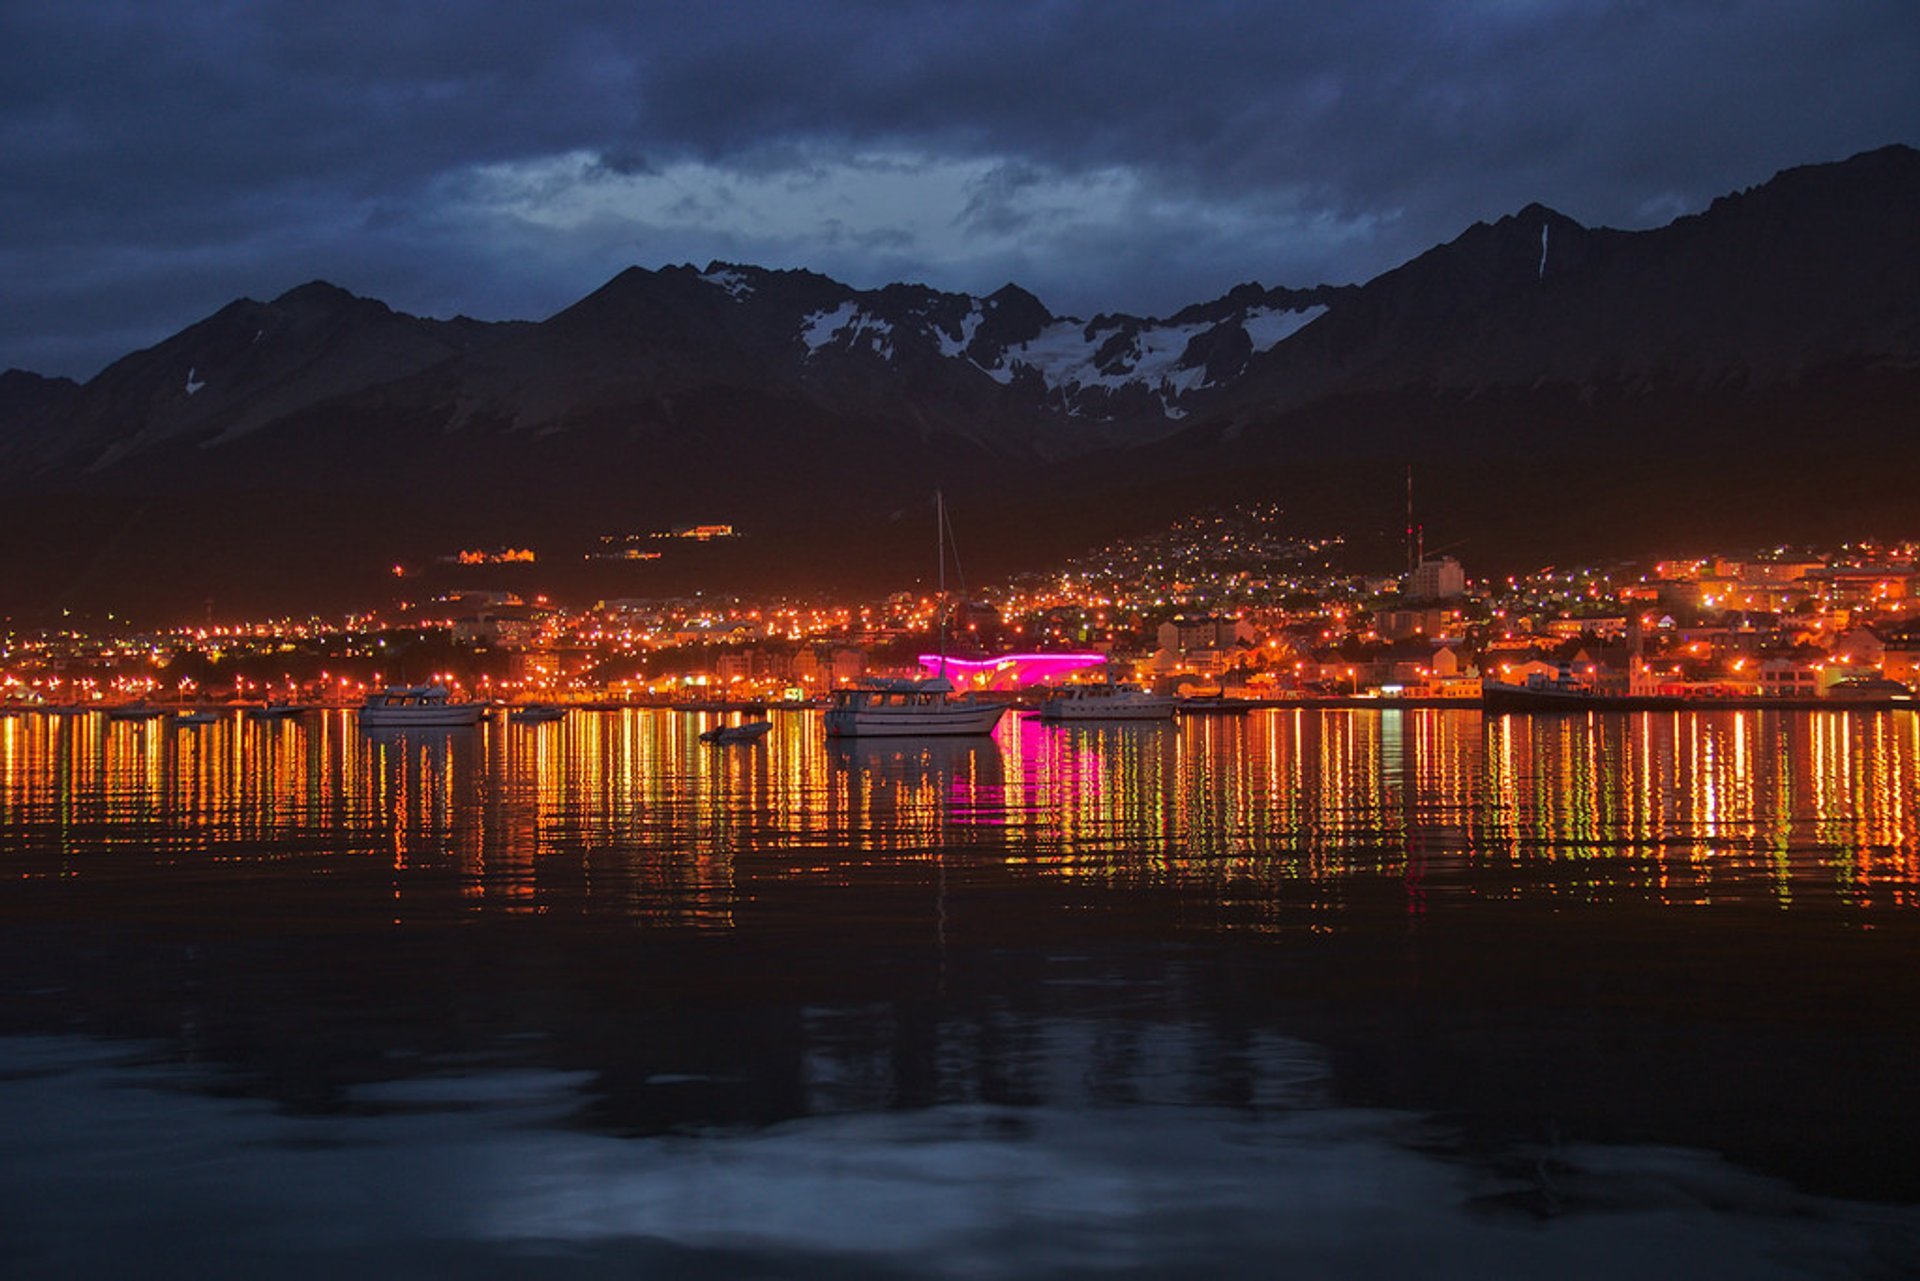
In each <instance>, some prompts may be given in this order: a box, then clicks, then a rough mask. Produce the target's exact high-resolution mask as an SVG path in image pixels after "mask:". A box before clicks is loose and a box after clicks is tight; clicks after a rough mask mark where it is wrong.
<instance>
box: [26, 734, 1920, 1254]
mask: <svg viewBox="0 0 1920 1281" xmlns="http://www.w3.org/2000/svg"><path fill="white" fill-rule="evenodd" d="M774 720H775V725H774V729H773V731H772V732H771V733H770V734H769V735H767V736H766V738H765V739H764V740H762V741H760V742H758V743H756V744H752V745H744V746H738V745H736V746H720V745H714V744H707V743H702V742H700V741H699V737H698V736H699V734H700V733H701V732H702V731H703V730H707V729H710V728H712V727H713V726H714V725H715V724H718V723H720V718H718V717H717V716H714V715H690V714H684V713H678V712H671V711H662V710H656V711H619V712H587V711H575V712H573V713H571V714H570V715H568V716H567V717H566V718H565V719H563V720H560V721H558V722H554V723H550V724H544V725H516V724H509V723H508V722H507V721H506V719H505V718H504V716H501V717H496V718H495V719H493V720H491V721H490V722H488V723H486V724H483V725H482V726H480V727H479V728H477V729H472V730H457V731H435V732H425V733H422V732H400V731H393V732H382V733H369V732H366V731H363V730H361V729H360V728H359V727H358V725H357V724H356V723H355V721H354V718H353V714H352V713H350V712H338V711H335V712H314V713H309V714H307V715H305V716H301V717H298V718H293V719H289V720H286V721H280V722H274V721H259V720H246V719H243V718H240V717H239V716H237V715H235V716H229V717H226V718H223V719H222V720H220V721H218V722H216V723H214V724H209V725H201V726H175V725H172V724H170V723H169V722H167V721H164V720H156V721H151V722H111V721H108V720H107V719H106V718H105V717H103V716H100V715H98V714H93V715H83V716H69V717H51V716H42V715H27V714H20V715H10V716H4V717H0V963H3V965H4V969H3V970H0V972H3V973H4V974H5V975H6V976H7V982H6V983H5V984H4V985H3V988H0V1079H4V1081H5V1087H4V1089H3V1090H0V1158H4V1159H0V1205H4V1206H5V1207H6V1209H5V1211H4V1212H3V1213H4V1222H5V1225H6V1226H5V1230H4V1231H3V1232H0V1275H5V1276H8V1277H55V1276H60V1277H70V1276H123V1275H141V1276H180V1277H186V1276H201V1275H205V1274H206V1273H208V1272H209V1271H210V1270H213V1269H216V1268H217V1269H222V1270H234V1269H244V1270H246V1271H245V1272H244V1273H243V1274H255V1275H276V1276H291V1277H304V1276H314V1277H319V1276H329V1277H331V1276H336V1275H340V1274H342V1273H343V1271H346V1270H352V1271H355V1272H359V1273H364V1274H371V1275H394V1276H410V1277H411V1276H438V1275H445V1276H491V1275H499V1276H526V1275H539V1276H547V1275H553V1276H576V1275H577V1276H601V1275H606V1276H614V1275H619V1276H630V1275H646V1276H683V1275H684V1276H694V1275H700V1276H709V1275H723V1276H726V1275H734V1276H823V1277H824V1276H836V1277H839V1276H853V1277H893V1276H902V1277H904V1276H956V1277H961V1276H965V1277H973V1276H983V1275H984V1276H1061V1277H1067V1276H1071V1277H1091V1276H1153V1277H1165V1276H1194V1277H1200V1276H1208V1277H1213V1276H1222V1275H1229V1276H1270V1275H1283V1274H1293V1275H1303V1276H1372V1275H1383V1274H1398V1275H1407V1276H1460V1277H1469V1276H1471V1277H1484V1276H1488V1275H1503V1276H1553V1277H1580V1276H1591V1277H1617V1276H1621V1275H1638V1276H1689V1277H1701V1276H1737V1277H1770V1276H1899V1275H1911V1274H1914V1273H1916V1272H1920V1142H1916V1141H1915V1140H1916V1137H1917V1136H1920V1090H1916V1089H1915V1088H1914V1086H1913V1074H1914V1071H1915V1065H1916V1064H1917V1063H1920V1024H1917V1023H1916V1019H1915V1015H1916V1013H1917V1012H1920V715H1916V714H1915V713H1913V712H1908V711H1895V712H1886V711H1882V712H1852V713H1848V712H1773V711H1764V712H1729V711H1715V712H1698V713H1692V712H1670V713H1639V714H1627V713H1607V714H1586V715H1570V716H1553V715H1545V716H1523V715H1508V716H1497V715H1485V716H1483V715H1482V714H1480V713H1479V712H1476V711H1450V710H1411V709H1409V710H1365V711H1357V710H1337V711H1335V710H1324V711H1322V710H1265V711H1258V712H1254V713H1251V714H1248V715H1245V716H1219V717H1207V718H1194V719H1190V720H1187V721H1183V722H1180V723H1174V724H1144V725H1126V726H1120V725H1116V726H1108V727H1099V726H1079V727H1054V726H1043V725H1042V724H1041V723H1040V722H1038V721H1037V720H1022V719H1018V718H1016V717H1013V716H1009V717H1008V718H1007V719H1005V720H1003V722H1002V724H1001V726H1000V727H999V729H998V730H997V731H996V733H995V734H994V736H993V737H991V738H986V737H981V738H972V739H944V740H943V739H918V740H866V739H855V740H829V739H827V738H826V737H825V736H824V735H823V734H822V732H821V725H820V720H819V716H818V714H817V713H810V712H808V713H799V712H796V713H777V714H776V715H775V717H774Z"/></svg>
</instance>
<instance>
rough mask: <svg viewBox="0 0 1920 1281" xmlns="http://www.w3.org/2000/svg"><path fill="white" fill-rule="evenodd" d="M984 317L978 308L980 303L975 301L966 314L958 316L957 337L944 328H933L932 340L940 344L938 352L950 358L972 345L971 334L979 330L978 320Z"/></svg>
mask: <svg viewBox="0 0 1920 1281" xmlns="http://www.w3.org/2000/svg"><path fill="white" fill-rule="evenodd" d="M984 318H985V313H983V312H982V311H981V310H980V304H979V303H978V302H976V303H974V304H973V306H972V307H971V308H969V309H968V311H967V314H966V315H965V316H962V317H961V318H960V336H959V337H958V338H955V337H954V336H953V335H952V334H949V333H948V332H947V331H946V330H945V329H935V330H934V331H933V337H934V341H935V342H937V343H939V344H940V354H941V355H942V356H946V357H947V358H949V359H951V358H953V357H955V356H958V355H959V354H960V353H961V352H963V351H965V350H966V349H967V348H968V347H970V346H972V345H973V336H974V334H976V333H978V332H979V330H980V322H981V320H983V319H984Z"/></svg>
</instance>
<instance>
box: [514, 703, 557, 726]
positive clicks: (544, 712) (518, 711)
mask: <svg viewBox="0 0 1920 1281" xmlns="http://www.w3.org/2000/svg"><path fill="white" fill-rule="evenodd" d="M565 719H567V709H566V708H564V707H559V706H556V705H555V704H553V703H528V704H526V705H525V706H524V707H516V708H514V709H513V710H511V711H509V712H508V713H507V720H508V721H509V722H510V723H512V724H514V725H551V724H553V722H555V721H563V720H565Z"/></svg>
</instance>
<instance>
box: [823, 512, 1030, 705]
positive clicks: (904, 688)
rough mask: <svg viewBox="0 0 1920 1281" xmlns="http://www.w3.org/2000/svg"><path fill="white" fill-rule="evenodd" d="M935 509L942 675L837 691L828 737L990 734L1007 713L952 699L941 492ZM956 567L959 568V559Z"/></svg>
mask: <svg viewBox="0 0 1920 1281" xmlns="http://www.w3.org/2000/svg"><path fill="white" fill-rule="evenodd" d="M933 510H934V531H935V532H934V547H935V563H936V564H937V565H938V566H939V578H940V591H939V595H938V596H937V597H935V600H936V601H937V602H938V603H937V604H936V605H935V607H934V612H935V615H936V619H937V626H938V628H939V632H940V660H941V661H940V667H939V669H938V672H937V674H936V675H934V676H932V677H928V678H923V679H919V680H914V679H894V680H886V679H874V680H867V681H862V682H861V683H860V684H858V685H851V686H848V687H847V688H845V689H836V690H834V691H833V701H832V703H831V704H830V705H829V706H828V707H827V714H826V729H827V737H828V738H878V737H882V736H885V737H893V738H910V737H911V738H920V737H925V736H927V735H940V734H991V733H992V732H993V727H994V726H995V725H998V724H999V723H1000V717H1001V716H1002V714H1004V713H1005V712H1006V710H1007V708H1006V705H1005V704H1004V703H988V702H981V701H979V700H977V699H974V698H972V697H970V696H969V697H963V698H956V697H954V693H953V682H952V681H949V680H948V679H947V676H946V656H947V612H946V611H947V505H946V500H945V498H943V497H942V496H941V495H940V493H939V492H938V491H935V493H934V496H933ZM955 564H956V567H957V565H958V561H957V560H956V561H955ZM964 582H965V580H964V579H963V580H962V583H963V584H964Z"/></svg>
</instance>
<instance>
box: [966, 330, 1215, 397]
mask: <svg viewBox="0 0 1920 1281" xmlns="http://www.w3.org/2000/svg"><path fill="white" fill-rule="evenodd" d="M1212 327H1213V326H1212V325H1211V324H1208V323H1204V322H1203V323H1200V324H1192V325H1154V326H1148V327H1146V328H1143V329H1140V330H1138V331H1136V332H1135V333H1134V334H1133V336H1132V338H1131V340H1130V341H1129V343H1128V345H1127V348H1126V349H1125V350H1124V351H1123V352H1121V353H1119V354H1118V357H1117V358H1116V357H1115V356H1114V354H1113V353H1109V354H1108V358H1107V361H1106V365H1105V367H1104V368H1103V367H1102V365H1101V364H1099V363H1096V361H1095V357H1096V355H1098V354H1099V353H1100V352H1101V351H1102V350H1103V349H1105V348H1106V347H1107V345H1108V344H1109V342H1110V341H1111V331H1110V330H1107V329H1089V328H1088V327H1086V326H1084V325H1082V324H1081V323H1080V322H1078V321H1074V320H1063V321H1057V322H1055V323H1054V324H1051V325H1048V326H1047V327H1046V328H1045V329H1043V330H1041V331H1040V333H1039V334H1037V335H1036V336H1035V337H1034V338H1032V339H1031V340H1029V341H1027V342H1023V343H1016V344H1014V345H1013V346H1011V347H1009V348H1007V351H1006V357H1005V359H1004V360H1003V361H1002V362H1001V363H1000V365H998V366H997V367H995V368H992V369H986V370H984V371H983V372H985V373H986V375H987V376H988V377H989V378H992V379H993V380H994V381H995V382H998V383H1001V384H1007V383H1011V382H1012V381H1013V380H1014V378H1015V376H1016V375H1017V374H1018V372H1019V370H1020V369H1022V368H1025V369H1030V370H1032V371H1033V372H1034V373H1036V374H1038V375H1039V376H1040V379H1041V381H1042V382H1044V383H1045V384H1046V386H1047V388H1048V389H1049V390H1051V391H1055V392H1059V393H1061V394H1062V395H1063V396H1064V397H1065V399H1066V402H1067V412H1068V413H1069V414H1071V415H1074V416H1076V417H1077V416H1078V415H1079V412H1080V409H1079V406H1078V405H1077V404H1076V403H1075V395H1076V393H1078V392H1082V391H1087V390H1091V389H1093V388H1102V389H1105V390H1108V391H1115V390H1118V389H1120V388H1123V387H1126V386H1129V385H1131V384H1136V383H1137V384H1140V385H1142V386H1144V387H1145V388H1146V389H1147V390H1148V392H1150V393H1151V394H1153V395H1154V396H1155V397H1156V398H1157V399H1158V400H1159V401H1160V404H1161V407H1162V408H1163V409H1164V410H1165V411H1166V413H1167V414H1168V416H1169V417H1175V418H1177V417H1180V416H1181V411H1180V410H1179V408H1178V407H1177V406H1176V405H1175V403H1174V402H1175V401H1176V400H1177V399H1178V398H1179V397H1181V396H1183V395H1185V394H1186V393H1188V392H1190V391H1193V390H1194V389H1195V388H1197V387H1200V386H1202V385H1204V384H1205V382H1206V377H1207V371H1206V368H1205V366H1203V365H1199V364H1195V365H1192V366H1189V367H1184V368H1183V367H1181V366H1180V363H1179V362H1180V358H1181V356H1183V355H1184V354H1185V353H1186V350H1187V344H1188V343H1190V342H1192V341H1193V339H1194V337H1195V336H1196V335H1199V334H1201V333H1204V332H1206V331H1207V330H1208V329H1211V328H1212Z"/></svg>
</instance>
